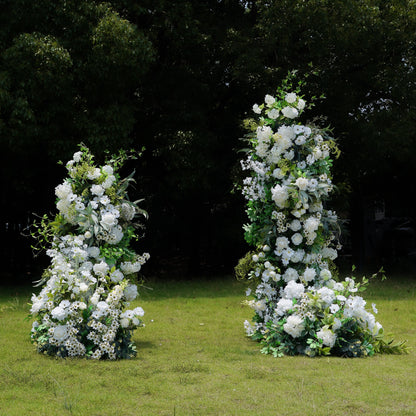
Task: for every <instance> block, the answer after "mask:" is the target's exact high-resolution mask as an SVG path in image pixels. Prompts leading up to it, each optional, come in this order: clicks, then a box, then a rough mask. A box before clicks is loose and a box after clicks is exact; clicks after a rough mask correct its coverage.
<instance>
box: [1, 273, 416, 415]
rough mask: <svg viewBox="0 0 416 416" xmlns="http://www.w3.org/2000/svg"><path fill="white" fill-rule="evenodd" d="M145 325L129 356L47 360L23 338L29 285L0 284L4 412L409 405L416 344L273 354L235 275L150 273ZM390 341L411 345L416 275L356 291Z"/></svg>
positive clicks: (334, 411) (356, 411) (236, 411)
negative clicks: (247, 328) (338, 353)
mask: <svg viewBox="0 0 416 416" xmlns="http://www.w3.org/2000/svg"><path fill="white" fill-rule="evenodd" d="M147 286H149V287H151V288H152V290H149V289H146V290H142V296H141V298H140V300H139V301H137V302H135V304H136V303H137V305H141V306H143V308H144V310H145V311H146V314H145V318H146V327H145V328H140V329H139V330H137V331H136V332H135V336H134V339H135V341H136V344H137V347H138V354H137V357H136V358H135V359H133V360H126V361H116V362H109V361H98V362H97V361H92V360H85V359H66V360H62V359H55V358H51V357H47V356H43V355H40V354H38V353H37V352H36V351H35V349H34V347H33V345H32V344H31V343H30V339H29V332H30V326H31V322H30V321H25V320H24V318H25V317H26V315H27V313H28V309H29V308H28V305H27V302H28V301H29V299H30V294H31V291H32V289H31V288H21V287H19V288H17V287H15V288H1V293H0V392H1V393H0V415H2V416H3V415H4V416H14V415H16V416H17V415H19V416H21V415H31V416H37V415H89V416H104V415H123V416H124V415H135V416H136V415H178V416H179V415H250V416H252V415H259V416H263V415H279V416H280V415H322V416H327V415H360V416H362V415H415V414H416V393H415V386H416V371H415V369H416V351H415V349H414V348H413V349H412V350H410V353H409V354H408V355H391V356H389V355H378V356H375V357H369V358H358V359H343V358H333V357H322V358H307V357H283V358H273V357H272V356H265V355H262V354H260V352H259V345H258V344H257V343H255V342H253V341H251V340H250V339H247V338H246V337H245V335H244V328H243V321H244V320H245V319H250V318H251V311H250V310H249V309H247V307H246V306H243V305H242V304H241V302H242V300H244V298H245V296H244V291H245V287H244V285H243V284H241V283H239V282H237V281H236V280H235V279H233V278H232V277H223V278H217V279H214V280H200V281H177V282H174V281H169V282H157V281H154V282H152V281H150V282H147ZM364 297H365V299H366V300H367V302H368V304H369V306H370V307H371V303H372V302H374V303H376V305H377V308H378V311H379V313H378V316H377V318H378V320H379V321H380V322H381V323H382V324H383V326H384V328H385V330H386V332H387V333H390V332H391V333H393V334H394V338H395V339H396V340H397V341H400V340H404V339H407V340H408V344H409V346H411V347H415V346H416V330H415V328H416V276H414V277H400V276H395V277H390V278H389V279H388V280H387V281H384V282H380V281H374V282H371V284H370V287H369V289H368V290H367V292H365V294H364Z"/></svg>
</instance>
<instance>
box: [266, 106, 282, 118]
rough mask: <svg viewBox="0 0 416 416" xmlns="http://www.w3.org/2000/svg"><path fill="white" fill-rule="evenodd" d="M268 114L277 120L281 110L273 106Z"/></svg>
mask: <svg viewBox="0 0 416 416" xmlns="http://www.w3.org/2000/svg"><path fill="white" fill-rule="evenodd" d="M267 115H268V116H269V118H271V119H272V120H276V119H277V117H279V110H277V109H276V108H272V109H271V110H270V111H269V112H268V113H267Z"/></svg>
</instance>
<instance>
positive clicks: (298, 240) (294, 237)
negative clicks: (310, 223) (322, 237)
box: [291, 233, 303, 246]
mask: <svg viewBox="0 0 416 416" xmlns="http://www.w3.org/2000/svg"><path fill="white" fill-rule="evenodd" d="M291 240H292V243H293V244H294V245H295V246H298V245H299V244H300V243H301V242H302V240H303V237H302V234H300V233H296V234H293V235H292V238H291Z"/></svg>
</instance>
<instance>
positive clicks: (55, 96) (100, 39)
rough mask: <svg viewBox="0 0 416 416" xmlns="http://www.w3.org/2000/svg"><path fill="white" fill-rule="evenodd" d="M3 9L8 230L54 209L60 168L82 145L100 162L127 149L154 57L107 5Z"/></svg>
mask: <svg viewBox="0 0 416 416" xmlns="http://www.w3.org/2000/svg"><path fill="white" fill-rule="evenodd" d="M1 9H2V15H1V19H2V25H1V29H0V46H1V49H0V150H1V160H0V165H1V169H2V171H1V174H2V175H1V176H2V179H1V180H2V192H1V205H2V214H1V222H2V224H4V223H6V222H8V223H13V222H17V221H20V222H24V221H25V219H24V218H25V216H26V215H27V211H28V212H29V213H30V212H33V211H41V212H42V211H45V210H47V209H49V208H50V207H51V204H52V203H53V201H51V199H50V197H49V196H47V194H46V192H45V191H44V190H45V189H47V188H48V187H49V188H50V186H53V185H54V181H55V178H54V177H55V176H56V175H57V173H58V172H59V171H58V170H57V168H56V161H57V160H60V159H66V158H67V157H68V156H69V155H70V154H72V153H73V151H74V148H75V146H76V145H77V144H78V143H79V142H81V141H83V142H84V143H86V144H88V145H89V146H90V148H91V149H92V151H93V152H94V153H95V154H97V155H98V156H101V155H102V154H103V151H104V150H105V149H108V150H110V151H115V150H117V149H119V148H127V147H129V146H131V145H132V134H131V133H132V129H133V126H134V123H135V114H136V111H137V108H138V106H139V105H140V103H139V102H138V98H137V95H138V94H139V93H140V84H141V81H142V79H143V76H144V74H145V73H146V71H147V69H148V66H149V64H150V62H151V61H152V59H153V50H152V46H151V43H150V42H149V40H148V39H147V37H146V36H145V35H144V34H143V33H142V32H141V31H140V30H139V28H137V26H135V25H133V24H131V23H130V22H129V21H128V20H126V19H124V18H122V17H121V16H120V15H119V14H118V13H117V12H116V11H115V10H114V9H113V8H112V7H111V5H110V4H109V3H100V2H95V1H66V2H61V1H58V2H49V1H46V0H41V1H38V2H31V1H26V0H18V1H4V0H3V1H1ZM12 172H13V174H11V173H12ZM35 198H38V199H35ZM28 201H30V202H28Z"/></svg>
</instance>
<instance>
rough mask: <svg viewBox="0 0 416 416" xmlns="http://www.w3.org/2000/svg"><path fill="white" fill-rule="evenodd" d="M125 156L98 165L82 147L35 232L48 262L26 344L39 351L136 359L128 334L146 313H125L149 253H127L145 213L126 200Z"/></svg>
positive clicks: (33, 304) (139, 310)
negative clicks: (122, 169) (49, 214)
mask: <svg viewBox="0 0 416 416" xmlns="http://www.w3.org/2000/svg"><path fill="white" fill-rule="evenodd" d="M128 157H130V156H128V155H127V154H126V153H125V152H120V154H119V155H118V156H117V157H114V158H112V159H110V160H108V161H107V162H106V164H105V165H103V166H100V167H99V166H96V164H95V162H94V158H93V155H92V154H91V153H90V151H89V150H88V148H86V147H85V146H83V145H82V146H81V147H80V151H78V152H76V153H75V154H74V155H73V158H72V160H70V161H69V162H68V163H67V164H66V168H67V171H68V177H67V178H66V179H65V180H64V181H63V183H61V184H60V185H58V186H57V187H56V188H55V194H56V197H57V202H56V207H57V210H58V213H57V214H56V215H55V217H54V218H52V219H48V217H47V216H44V217H43V219H42V221H41V222H40V224H37V225H36V226H35V231H34V232H33V235H34V237H36V238H37V240H38V242H39V245H40V246H41V248H45V249H47V251H46V254H47V255H48V256H49V257H50V259H51V261H50V266H49V267H48V268H47V269H46V270H45V272H44V274H43V277H42V279H41V281H40V282H39V285H42V284H43V287H42V289H41V291H40V293H39V294H38V295H35V294H33V296H32V299H31V310H30V313H31V316H32V317H34V322H33V325H32V331H31V339H32V342H33V343H34V344H35V345H36V347H37V349H38V351H39V352H42V353H47V354H49V355H56V356H60V357H90V358H94V359H100V358H107V359H111V360H114V359H116V358H129V357H132V356H134V355H135V353H136V348H135V345H134V343H133V342H132V332H133V330H134V329H136V328H138V327H140V326H142V317H143V314H144V311H143V309H142V308H141V307H136V308H134V309H126V308H127V307H128V306H129V304H130V302H132V301H133V300H134V299H135V298H136V297H137V295H138V287H137V283H138V281H137V275H138V272H139V271H140V269H141V267H142V265H143V264H144V263H145V262H146V261H147V260H148V258H149V254H147V253H144V254H142V255H137V254H136V253H135V252H134V251H133V250H132V248H131V241H132V240H133V239H136V238H137V237H138V236H139V233H140V229H141V227H142V226H141V224H140V222H138V221H137V217H138V216H139V215H142V216H143V215H146V213H145V212H144V211H143V210H142V209H140V208H139V207H138V202H140V201H136V202H132V201H130V200H129V198H128V194H127V188H128V186H129V184H130V182H132V181H133V178H132V176H133V175H130V176H129V177H127V178H124V179H122V178H120V175H119V169H120V167H121V166H122V165H123V163H124V161H125V160H126V159H127V158H128Z"/></svg>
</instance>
